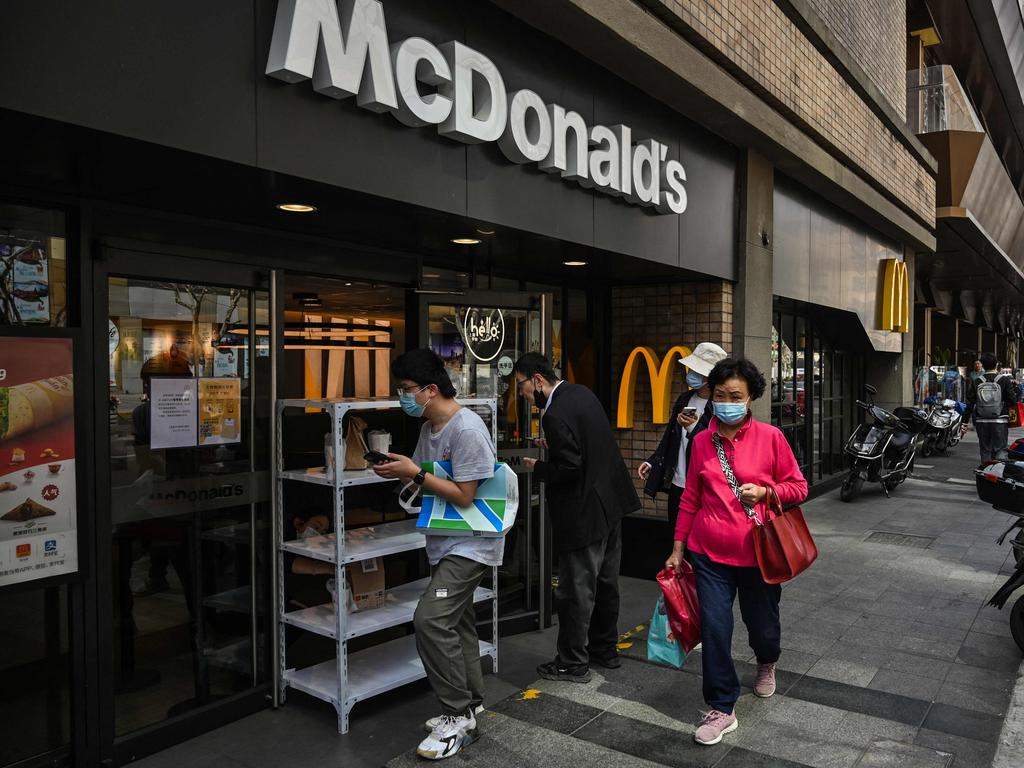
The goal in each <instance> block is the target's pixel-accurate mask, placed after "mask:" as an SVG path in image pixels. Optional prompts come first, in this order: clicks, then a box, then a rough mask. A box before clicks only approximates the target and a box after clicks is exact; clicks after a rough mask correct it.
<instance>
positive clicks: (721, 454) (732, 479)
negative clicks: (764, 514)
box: [711, 432, 764, 526]
mask: <svg viewBox="0 0 1024 768" xmlns="http://www.w3.org/2000/svg"><path fill="white" fill-rule="evenodd" d="M711 442H712V443H714V445H715V452H716V453H717V454H718V463H719V464H721V465H722V471H723V472H724V473H725V479H726V480H728V481H729V487H730V488H732V492H733V493H734V494H735V496H736V500H737V501H738V502H739V503H740V506H742V507H743V511H744V512H746V513H747V517H748V518H750V519H751V520H753V521H754V523H755V524H756V525H759V526H761V525H764V523H762V522H761V518H759V517H758V516H757V512H755V511H754V508H753V507H751V506H750V505H749V504H747V502H745V501H744V500H743V494H742V493H740V483H739V481H738V480H737V479H736V473H735V472H733V471H732V464H730V463H729V457H728V456H726V455H725V446H724V445H722V436H721V435H720V434H718V432H715V433H714V434H713V435H711Z"/></svg>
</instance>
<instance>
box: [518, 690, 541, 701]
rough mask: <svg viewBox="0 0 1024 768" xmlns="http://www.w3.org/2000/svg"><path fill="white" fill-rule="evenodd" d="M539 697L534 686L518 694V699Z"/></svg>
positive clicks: (524, 699) (526, 699)
mask: <svg viewBox="0 0 1024 768" xmlns="http://www.w3.org/2000/svg"><path fill="white" fill-rule="evenodd" d="M539 698H540V691H539V690H537V689H536V688H527V689H526V690H525V691H523V692H522V693H521V694H519V700H520V701H533V700H534V699H539Z"/></svg>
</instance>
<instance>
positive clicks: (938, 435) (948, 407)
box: [921, 399, 963, 458]
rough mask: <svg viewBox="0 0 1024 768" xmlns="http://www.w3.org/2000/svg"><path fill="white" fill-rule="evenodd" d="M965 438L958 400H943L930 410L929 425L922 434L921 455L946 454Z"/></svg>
mask: <svg viewBox="0 0 1024 768" xmlns="http://www.w3.org/2000/svg"><path fill="white" fill-rule="evenodd" d="M962 436H963V416H961V415H960V410H959V409H958V408H957V402H956V400H949V399H946V400H943V401H942V402H941V403H933V404H931V405H930V406H929V408H928V424H927V426H926V427H925V429H924V432H923V433H922V438H923V441H922V444H921V455H922V456H924V457H925V458H927V457H929V456H931V455H932V454H933V453H945V452H946V451H947V450H948V449H950V448H952V447H953V446H955V445H956V444H957V443H959V442H960V438H961V437H962Z"/></svg>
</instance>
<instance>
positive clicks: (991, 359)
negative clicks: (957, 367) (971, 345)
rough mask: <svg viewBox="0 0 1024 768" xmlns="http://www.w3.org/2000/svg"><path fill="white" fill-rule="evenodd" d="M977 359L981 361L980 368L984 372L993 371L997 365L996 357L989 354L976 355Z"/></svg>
mask: <svg viewBox="0 0 1024 768" xmlns="http://www.w3.org/2000/svg"><path fill="white" fill-rule="evenodd" d="M978 359H979V360H981V366H982V367H983V368H984V369H985V370H986V371H992V370H995V367H996V366H997V365H999V360H997V359H996V356H995V355H993V354H992V353H991V352H982V353H981V354H980V355H978Z"/></svg>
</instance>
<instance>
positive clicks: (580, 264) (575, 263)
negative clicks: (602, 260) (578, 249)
mask: <svg viewBox="0 0 1024 768" xmlns="http://www.w3.org/2000/svg"><path fill="white" fill-rule="evenodd" d="M562 263H563V264H564V265H565V266H567V267H585V266H587V262H585V261H563V262H562Z"/></svg>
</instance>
